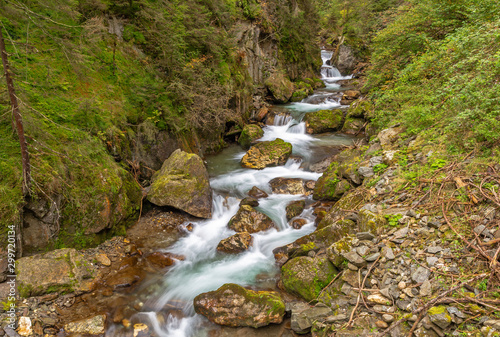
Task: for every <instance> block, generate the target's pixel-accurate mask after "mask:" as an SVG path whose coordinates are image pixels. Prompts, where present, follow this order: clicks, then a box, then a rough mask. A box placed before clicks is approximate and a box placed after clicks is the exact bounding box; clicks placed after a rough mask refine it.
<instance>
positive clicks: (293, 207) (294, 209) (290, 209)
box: [286, 200, 306, 221]
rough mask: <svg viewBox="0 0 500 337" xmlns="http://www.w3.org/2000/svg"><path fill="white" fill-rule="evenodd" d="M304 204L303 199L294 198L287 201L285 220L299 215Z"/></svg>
mask: <svg viewBox="0 0 500 337" xmlns="http://www.w3.org/2000/svg"><path fill="white" fill-rule="evenodd" d="M305 205H306V202H305V200H296V201H292V202H291V203H289V204H288V205H287V206H286V220H287V221H290V219H292V218H295V217H296V216H299V215H300V214H301V213H302V211H304V207H305Z"/></svg>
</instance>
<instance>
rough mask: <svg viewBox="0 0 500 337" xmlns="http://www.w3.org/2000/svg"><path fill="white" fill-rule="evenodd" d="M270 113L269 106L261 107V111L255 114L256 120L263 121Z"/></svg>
mask: <svg viewBox="0 0 500 337" xmlns="http://www.w3.org/2000/svg"><path fill="white" fill-rule="evenodd" d="M268 113H269V108H268V107H266V106H264V107H262V108H260V109H259V111H258V112H257V115H256V116H255V120H256V121H257V122H262V121H263V120H264V118H266V116H267V114H268ZM260 137H262V136H260ZM260 137H259V138H260Z"/></svg>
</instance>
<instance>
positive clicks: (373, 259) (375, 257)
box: [365, 253, 380, 262]
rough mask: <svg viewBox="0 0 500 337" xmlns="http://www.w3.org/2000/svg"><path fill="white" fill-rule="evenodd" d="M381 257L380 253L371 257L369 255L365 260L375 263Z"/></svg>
mask: <svg viewBox="0 0 500 337" xmlns="http://www.w3.org/2000/svg"><path fill="white" fill-rule="evenodd" d="M379 256H380V253H373V254H370V255H368V256H367V257H365V260H366V261H367V262H373V261H375V260H376V259H378V258H379Z"/></svg>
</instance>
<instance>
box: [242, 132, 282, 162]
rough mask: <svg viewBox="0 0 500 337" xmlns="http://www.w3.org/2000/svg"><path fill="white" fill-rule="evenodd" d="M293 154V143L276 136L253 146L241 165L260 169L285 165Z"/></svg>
mask: <svg viewBox="0 0 500 337" xmlns="http://www.w3.org/2000/svg"><path fill="white" fill-rule="evenodd" d="M291 154H292V144H290V143H287V142H285V141H284V140H283V139H280V138H276V139H275V140H273V141H265V142H260V143H258V144H256V145H254V146H252V147H251V148H250V150H248V151H247V153H246V154H245V155H244V156H243V158H242V159H241V165H242V166H243V167H246V168H252V169H258V170H261V169H263V168H265V167H268V166H278V165H284V164H285V163H286V161H287V160H288V158H289V157H290V155H291Z"/></svg>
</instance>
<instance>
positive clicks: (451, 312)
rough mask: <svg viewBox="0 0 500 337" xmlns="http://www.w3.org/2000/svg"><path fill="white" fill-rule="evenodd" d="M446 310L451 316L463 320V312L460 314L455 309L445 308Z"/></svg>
mask: <svg viewBox="0 0 500 337" xmlns="http://www.w3.org/2000/svg"><path fill="white" fill-rule="evenodd" d="M446 310H448V312H449V313H450V314H452V315H455V316H457V317H458V318H465V314H464V313H463V312H461V311H460V310H458V308H457V307H453V306H451V307H447V308H446Z"/></svg>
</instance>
